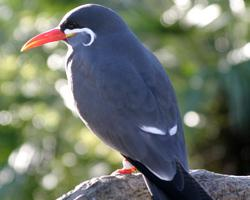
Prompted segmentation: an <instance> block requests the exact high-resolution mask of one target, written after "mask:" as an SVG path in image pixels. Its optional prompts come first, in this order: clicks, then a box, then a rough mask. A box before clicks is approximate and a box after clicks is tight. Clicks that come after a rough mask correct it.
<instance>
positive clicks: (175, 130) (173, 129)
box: [168, 125, 177, 136]
mask: <svg viewBox="0 0 250 200" xmlns="http://www.w3.org/2000/svg"><path fill="white" fill-rule="evenodd" d="M168 132H169V135H170V136H173V135H175V134H176V133H177V125H174V126H173V127H172V128H171V129H169V131H168Z"/></svg>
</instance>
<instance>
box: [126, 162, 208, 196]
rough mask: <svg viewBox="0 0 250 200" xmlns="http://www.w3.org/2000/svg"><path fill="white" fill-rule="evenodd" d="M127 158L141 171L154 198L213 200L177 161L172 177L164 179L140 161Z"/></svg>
mask: <svg viewBox="0 0 250 200" xmlns="http://www.w3.org/2000/svg"><path fill="white" fill-rule="evenodd" d="M128 160H129V161H130V162H131V163H132V164H133V165H134V166H136V167H137V169H138V170H139V171H141V172H142V173H143V175H144V177H145V181H146V183H147V186H148V188H149V190H150V192H151V194H152V196H153V199H154V200H213V199H212V197H210V196H209V195H208V193H207V192H206V191H205V190H204V189H203V188H202V187H201V185H200V184H199V183H198V182H197V181H196V180H195V179H194V178H193V177H192V176H191V175H190V174H189V173H188V172H187V171H186V170H185V169H184V168H183V167H182V165H181V164H179V163H178V162H177V163H176V174H175V176H174V178H173V179H172V180H171V181H165V180H162V179H160V178H159V177H157V176H155V175H154V174H153V173H152V172H150V171H149V170H148V169H147V168H146V167H145V166H144V165H142V164H141V163H140V162H137V161H134V160H131V159H128Z"/></svg>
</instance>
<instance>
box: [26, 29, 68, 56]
mask: <svg viewBox="0 0 250 200" xmlns="http://www.w3.org/2000/svg"><path fill="white" fill-rule="evenodd" d="M66 38H67V36H66V34H65V33H64V32H62V31H61V30H60V29H57V28H55V29H52V30H49V31H46V32H44V33H41V34H39V35H37V36H35V37H33V38H31V39H30V40H29V41H28V42H26V43H25V44H24V45H23V47H22V49H21V52H23V51H26V50H28V49H32V48H35V47H39V46H41V45H43V44H47V43H50V42H55V41H59V40H64V39H66Z"/></svg>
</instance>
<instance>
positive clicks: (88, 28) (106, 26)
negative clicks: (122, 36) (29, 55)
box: [21, 4, 126, 51]
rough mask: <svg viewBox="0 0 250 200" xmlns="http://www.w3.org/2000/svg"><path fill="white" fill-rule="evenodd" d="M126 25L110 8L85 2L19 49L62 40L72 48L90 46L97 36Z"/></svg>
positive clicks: (115, 31)
mask: <svg viewBox="0 0 250 200" xmlns="http://www.w3.org/2000/svg"><path fill="white" fill-rule="evenodd" d="M125 27H126V25H125V24H124V22H123V20H122V19H121V18H120V17H119V16H118V15H117V14H116V13H115V12H113V11H112V10H111V9H109V8H106V7H103V6H100V5H96V4H86V5H83V6H79V7H77V8H75V9H73V10H71V11H70V12H68V13H67V14H66V15H65V16H64V17H63V19H62V20H61V22H60V23H59V26H58V27H56V28H54V29H51V30H49V31H46V32H44V33H41V34H39V35H37V36H35V37H33V38H32V39H30V40H29V41H27V42H26V43H25V44H24V45H23V47H22V49H21V51H25V50H28V49H31V48H35V47H38V46H41V45H43V44H47V43H50V42H55V41H60V40H63V41H65V42H66V43H67V44H69V45H70V46H72V47H73V48H74V47H76V46H78V45H81V46H85V47H89V46H91V45H92V44H93V43H95V40H96V39H97V37H99V36H101V37H102V36H107V35H109V34H113V33H119V32H121V31H122V30H124V28H125Z"/></svg>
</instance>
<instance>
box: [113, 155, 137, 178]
mask: <svg viewBox="0 0 250 200" xmlns="http://www.w3.org/2000/svg"><path fill="white" fill-rule="evenodd" d="M122 166H123V167H122V169H117V170H116V171H114V172H113V173H112V174H121V175H124V174H132V173H134V172H135V171H136V168H135V166H133V165H132V164H131V163H130V162H129V161H128V160H127V159H126V158H124V159H123V160H122Z"/></svg>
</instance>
